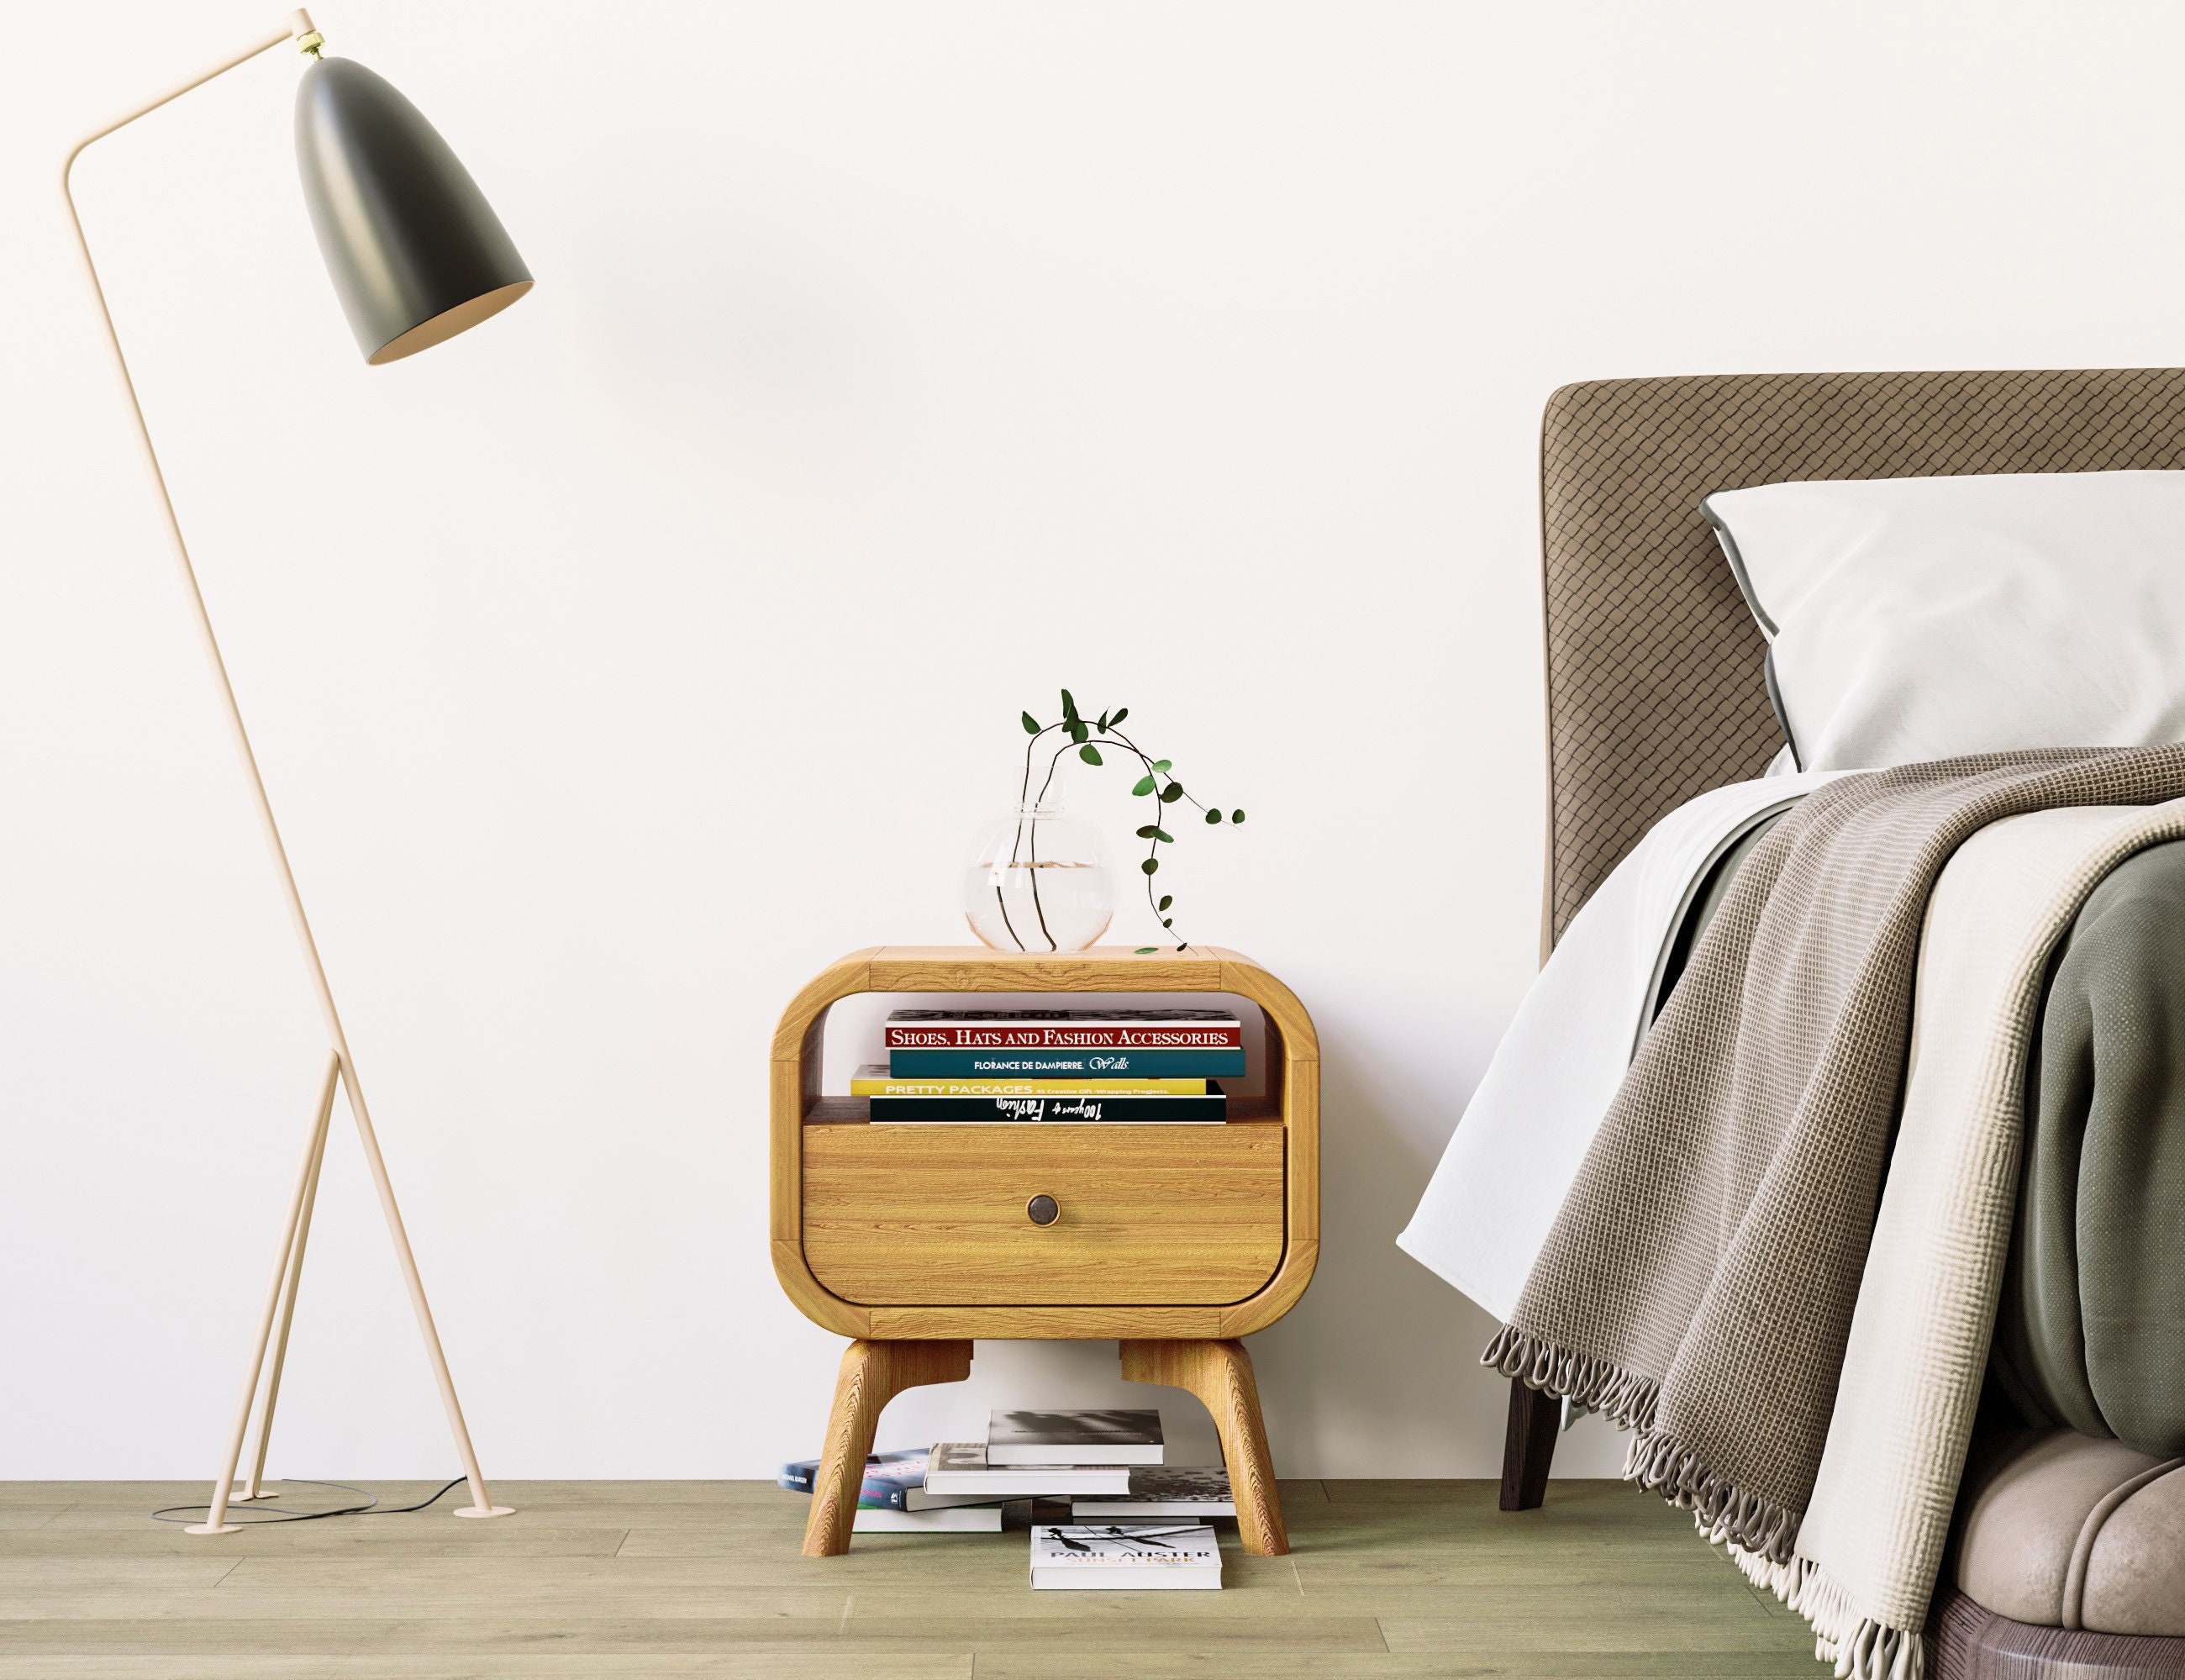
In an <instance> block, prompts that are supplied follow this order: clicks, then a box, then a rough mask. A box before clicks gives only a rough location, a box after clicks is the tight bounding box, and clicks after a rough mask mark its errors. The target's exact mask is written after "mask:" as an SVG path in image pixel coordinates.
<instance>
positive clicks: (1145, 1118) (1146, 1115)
mask: <svg viewBox="0 0 2185 1680" xmlns="http://www.w3.org/2000/svg"><path fill="white" fill-rule="evenodd" d="M1200 1083H1202V1084H1203V1085H1204V1086H1206V1091H1204V1094H1202V1095H1200V1096H1197V1097H1186V1096H1181V1095H1176V1094H1174V1093H1170V1092H1154V1091H1072V1092H1070V1093H1068V1094H1066V1095H1059V1094H1048V1095H1030V1096H1025V1095H1020V1096H992V1097H987V1096H972V1097H869V1098H867V1099H866V1100H867V1102H868V1103H869V1105H870V1106H869V1111H868V1113H869V1119H871V1121H872V1123H873V1124H874V1125H876V1126H881V1125H1126V1126H1129V1125H1140V1126H1143V1125H1221V1123H1222V1122H1223V1121H1224V1120H1226V1119H1228V1118H1229V1098H1228V1096H1227V1093H1226V1092H1224V1091H1222V1089H1221V1086H1219V1085H1217V1084H1215V1082H1214V1081H1213V1080H1202V1081H1200Z"/></svg>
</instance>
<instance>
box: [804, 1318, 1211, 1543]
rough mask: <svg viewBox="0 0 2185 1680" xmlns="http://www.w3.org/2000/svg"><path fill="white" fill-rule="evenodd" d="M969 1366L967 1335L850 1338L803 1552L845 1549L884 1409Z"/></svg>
mask: <svg viewBox="0 0 2185 1680" xmlns="http://www.w3.org/2000/svg"><path fill="white" fill-rule="evenodd" d="M970 1374H971V1344H970V1342H852V1343H851V1344H850V1345H849V1346H848V1347H847V1348H844V1349H843V1350H842V1370H841V1375H839V1376H836V1377H835V1409H834V1410H833V1411H831V1412H830V1413H829V1414H828V1416H827V1445H826V1449H825V1450H824V1452H823V1453H822V1454H820V1457H819V1476H818V1477H817V1479H815V1480H814V1481H813V1484H812V1515H811V1518H810V1520H809V1521H807V1522H806V1523H805V1525H804V1555H805V1556H806V1557H807V1558H831V1557H838V1556H840V1555H841V1554H842V1553H844V1552H847V1551H848V1550H849V1549H850V1525H851V1523H852V1522H853V1521H856V1520H857V1515H858V1490H859V1489H861V1488H862V1487H863V1486H864V1481H865V1458H866V1455H867V1454H869V1453H870V1452H871V1451H872V1450H873V1432H874V1431H875V1429H877V1428H878V1427H879V1426H880V1410H881V1409H882V1408H883V1407H885V1406H886V1404H887V1403H888V1402H889V1401H891V1400H892V1399H893V1398H895V1397H896V1396H897V1395H898V1394H900V1393H902V1391H903V1390H904V1389H906V1388H916V1387H919V1386H920V1385H921V1384H924V1383H928V1382H961V1381H964V1378H966V1377H968V1376H970ZM1249 1380H1250V1378H1249V1376H1247V1378H1246V1381H1249Z"/></svg>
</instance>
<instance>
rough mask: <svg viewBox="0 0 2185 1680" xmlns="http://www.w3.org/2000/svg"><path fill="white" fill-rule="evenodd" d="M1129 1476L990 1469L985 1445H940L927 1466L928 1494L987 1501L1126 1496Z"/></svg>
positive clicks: (1082, 1469)
mask: <svg viewBox="0 0 2185 1680" xmlns="http://www.w3.org/2000/svg"><path fill="white" fill-rule="evenodd" d="M1130 1488H1131V1472H1130V1471H1129V1470H1128V1469H1127V1468H1126V1467H1125V1466H1123V1465H1114V1466H1112V1467H1110V1466H1108V1465H1037V1464H1034V1465H993V1464H989V1463H988V1462H987V1461H986V1443H985V1442H983V1441H944V1442H942V1443H941V1444H940V1445H939V1446H937V1447H936V1448H934V1449H933V1456H932V1458H931V1459H930V1460H929V1461H928V1462H927V1465H926V1471H925V1491H926V1492H927V1493H970V1494H973V1495H975V1496H978V1497H980V1498H983V1499H1027V1498H1036V1497H1037V1496H1038V1495H1040V1494H1042V1493H1053V1494H1058V1495H1060V1496H1063V1497H1065V1498H1066V1497H1068V1496H1070V1495H1072V1494H1077V1493H1128V1492H1130Z"/></svg>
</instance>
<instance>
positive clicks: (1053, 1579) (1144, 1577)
mask: <svg viewBox="0 0 2185 1680" xmlns="http://www.w3.org/2000/svg"><path fill="white" fill-rule="evenodd" d="M1031 1584H1032V1585H1033V1586H1034V1587H1036V1588H1064V1589H1065V1590H1069V1589H1075V1590H1078V1591H1093V1592H1125V1593H1129V1592H1146V1591H1169V1592H1175V1591H1177V1590H1179V1589H1182V1590H1190V1589H1193V1588H1197V1589H1200V1590H1205V1589H1209V1588H1210V1589H1213V1590H1215V1591H1219V1590H1220V1588H1221V1546H1220V1545H1219V1543H1217V1542H1216V1541H1215V1538H1214V1531H1213V1530H1212V1529H1211V1528H1209V1527H1207V1526H1206V1525H1205V1524H1204V1523H1076V1524H1070V1525H1067V1526H1063V1527H1057V1526H1054V1525H1052V1524H1045V1523H1042V1524H1038V1525H1036V1526H1035V1527H1033V1529H1032V1531H1031Z"/></svg>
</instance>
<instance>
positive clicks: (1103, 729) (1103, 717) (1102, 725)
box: [1093, 712, 1108, 734]
mask: <svg viewBox="0 0 2185 1680" xmlns="http://www.w3.org/2000/svg"><path fill="white" fill-rule="evenodd" d="M1093 727H1094V728H1097V729H1098V730H1099V732H1100V733H1101V734H1107V733H1108V714H1107V713H1106V712H1102V713H1101V714H1100V721H1099V722H1098V723H1097V724H1095V725H1094V726H1093Z"/></svg>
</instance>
